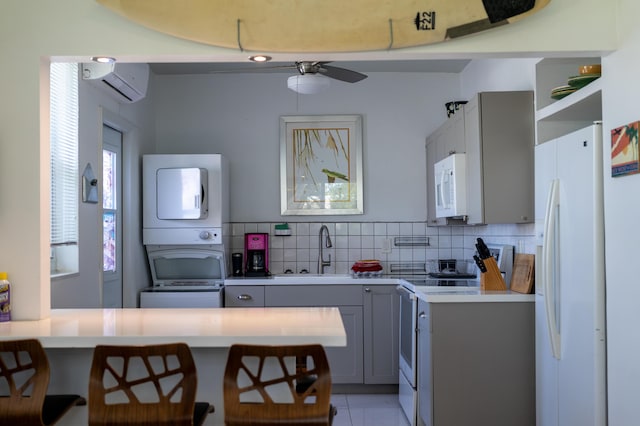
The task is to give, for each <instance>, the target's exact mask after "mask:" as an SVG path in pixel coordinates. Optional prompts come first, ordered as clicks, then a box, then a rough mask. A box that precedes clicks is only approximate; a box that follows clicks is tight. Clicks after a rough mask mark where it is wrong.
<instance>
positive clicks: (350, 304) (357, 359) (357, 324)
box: [265, 285, 364, 383]
mask: <svg viewBox="0 0 640 426" xmlns="http://www.w3.org/2000/svg"><path fill="white" fill-rule="evenodd" d="M265 306H269V307H293V306H337V307H338V308H339V309H340V315H341V316H342V322H343V323H344V328H345V331H346V333H347V346H346V347H341V348H329V347H328V348H326V353H327V358H328V359H329V366H330V367H331V380H332V382H333V383H363V366H362V357H363V353H362V352H363V347H364V346H363V317H362V287H361V286H359V285H275V286H265Z"/></svg>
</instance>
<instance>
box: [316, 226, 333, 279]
mask: <svg viewBox="0 0 640 426" xmlns="http://www.w3.org/2000/svg"><path fill="white" fill-rule="evenodd" d="M325 231H326V233H327V238H326V240H325V242H324V247H326V248H331V247H333V244H331V237H330V236H329V228H327V225H322V226H321V227H320V232H319V233H318V274H324V268H325V267H326V266H331V253H329V260H324V254H323V247H322V233H323V232H325Z"/></svg>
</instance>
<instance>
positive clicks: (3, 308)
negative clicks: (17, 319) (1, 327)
mask: <svg viewBox="0 0 640 426" xmlns="http://www.w3.org/2000/svg"><path fill="white" fill-rule="evenodd" d="M7 321H11V284H9V280H8V277H7V273H6V272H0V322H7Z"/></svg>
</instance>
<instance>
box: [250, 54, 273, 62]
mask: <svg viewBox="0 0 640 426" xmlns="http://www.w3.org/2000/svg"><path fill="white" fill-rule="evenodd" d="M249 60H250V61H252V62H269V61H270V60H271V56H267V55H254V56H249Z"/></svg>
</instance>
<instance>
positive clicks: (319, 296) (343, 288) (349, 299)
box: [225, 284, 400, 384]
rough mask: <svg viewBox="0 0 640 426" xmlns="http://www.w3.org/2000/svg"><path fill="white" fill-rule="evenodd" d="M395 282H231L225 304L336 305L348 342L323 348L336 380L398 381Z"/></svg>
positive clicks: (226, 288)
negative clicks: (373, 283) (247, 283)
mask: <svg viewBox="0 0 640 426" xmlns="http://www.w3.org/2000/svg"><path fill="white" fill-rule="evenodd" d="M395 288H396V286H395V285H373V286H363V285H353V284H351V285H264V286H261V285H258V286H244V285H233V286H226V287H225V307H261V306H266V307H296V306H336V307H338V308H339V309H340V314H341V316H342V322H343V323H344V327H345V331H346V334H347V346H346V347H341V348H330V347H328V348H326V352H327V357H328V358H329V364H330V366H331V376H332V380H333V383H336V384H397V383H398V355H399V353H398V340H399V339H398V332H399V324H398V322H399V312H398V310H399V306H400V305H399V303H400V302H399V299H398V295H397V293H396V291H395Z"/></svg>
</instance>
